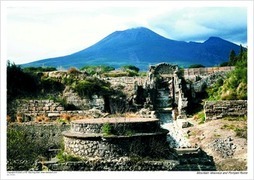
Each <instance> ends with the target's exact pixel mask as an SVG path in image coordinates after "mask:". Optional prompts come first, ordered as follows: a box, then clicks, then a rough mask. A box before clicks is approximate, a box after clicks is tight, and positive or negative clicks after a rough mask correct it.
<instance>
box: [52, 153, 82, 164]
mask: <svg viewBox="0 0 254 180" xmlns="http://www.w3.org/2000/svg"><path fill="white" fill-rule="evenodd" d="M56 157H57V159H58V160H59V162H60V163H64V162H68V161H81V160H82V159H81V158H80V157H77V156H73V155H71V154H67V153H66V152H64V151H63V150H61V151H60V152H59V153H58V154H57V155H56Z"/></svg>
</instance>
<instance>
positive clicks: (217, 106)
mask: <svg viewBox="0 0 254 180" xmlns="http://www.w3.org/2000/svg"><path fill="white" fill-rule="evenodd" d="M204 112H205V117H206V120H216V119H220V118H223V117H240V116H247V100H227V101H206V102H205V105H204Z"/></svg>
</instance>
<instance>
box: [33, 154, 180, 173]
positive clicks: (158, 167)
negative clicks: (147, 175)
mask: <svg viewBox="0 0 254 180" xmlns="http://www.w3.org/2000/svg"><path fill="white" fill-rule="evenodd" d="M178 164H179V162H178V161H177V160H161V161H160V160H157V161H155V160H154V161H152V160H150V161H149V160H140V161H137V160H135V159H130V158H129V157H121V158H118V159H112V160H108V159H107V160H105V159H93V160H86V161H78V162H66V163H48V164H46V163H44V165H46V166H47V167H48V169H49V170H51V171H63V170H64V171H170V170H175V169H174V168H175V167H176V166H177V165H178ZM41 167H42V166H39V167H38V169H37V170H39V171H41V170H42V168H41Z"/></svg>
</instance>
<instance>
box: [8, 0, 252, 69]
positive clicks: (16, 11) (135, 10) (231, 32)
mask: <svg viewBox="0 0 254 180" xmlns="http://www.w3.org/2000/svg"><path fill="white" fill-rule="evenodd" d="M5 12H6V14H5V15H6V23H5V26H4V27H5V28H6V34H7V38H6V41H7V58H8V59H9V60H11V61H12V62H15V63H16V64H21V63H26V62H31V61H35V60H40V59H44V58H50V57H57V56H64V55H68V54H71V53H74V52H77V51H80V50H82V49H85V48H87V47H89V46H91V45H93V44H94V43H96V42H98V41H99V40H101V39H102V38H104V37H105V36H107V35H109V34H110V33H112V32H114V31H116V30H125V29H128V28H133V27H141V26H143V27H147V28H149V29H151V30H153V31H155V32H156V33H158V34H160V35H162V36H165V37H166V38H169V39H173V40H181V41H197V42H203V41H205V40H207V39H208V38H209V37H210V36H219V37H221V38H223V39H226V40H229V41H232V42H234V43H236V44H242V45H244V46H246V45H247V6H246V5H245V6H244V3H239V2H230V3H229V2H224V3H222V2H219V4H218V2H217V3H214V2H211V1H209V2H200V1H196V2H190V1H188V2H183V1H178V2H172V1H137V2H135V1H122V2H117V1H74V2H69V1H60V2H50V1H44V2H37V3H31V2H28V3H25V2H22V1H21V2H15V3H10V4H8V5H7V6H6V11H5Z"/></svg>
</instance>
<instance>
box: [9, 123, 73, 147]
mask: <svg viewBox="0 0 254 180" xmlns="http://www.w3.org/2000/svg"><path fill="white" fill-rule="evenodd" d="M11 128H12V129H14V130H16V131H19V132H22V133H24V134H25V137H26V138H27V140H28V141H31V143H33V144H38V146H40V147H41V146H43V147H44V148H45V149H46V150H48V149H49V148H51V147H58V148H60V145H61V143H63V135H62V132H63V131H66V130H69V129H70V125H67V124H57V123H45V124H44V123H32V122H29V123H11V124H9V125H8V126H7V129H11Z"/></svg>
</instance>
